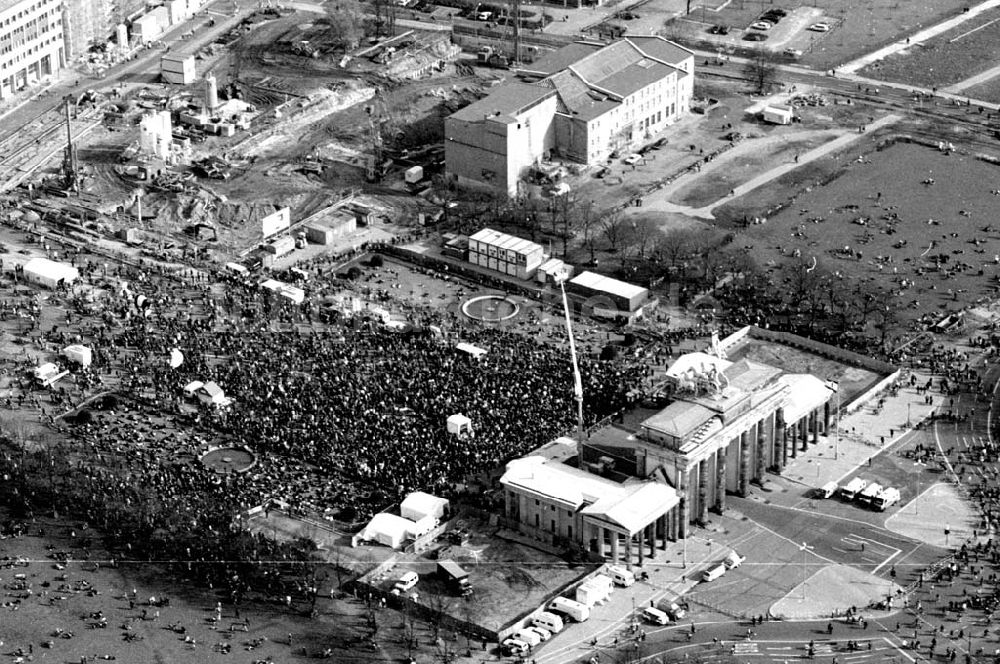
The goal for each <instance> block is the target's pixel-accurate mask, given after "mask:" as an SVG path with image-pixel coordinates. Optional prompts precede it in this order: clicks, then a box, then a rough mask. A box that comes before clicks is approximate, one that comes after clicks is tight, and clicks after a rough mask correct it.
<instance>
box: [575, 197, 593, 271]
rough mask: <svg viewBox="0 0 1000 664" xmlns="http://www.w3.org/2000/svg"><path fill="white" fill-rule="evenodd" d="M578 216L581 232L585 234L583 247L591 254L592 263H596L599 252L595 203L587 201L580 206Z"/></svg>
mask: <svg viewBox="0 0 1000 664" xmlns="http://www.w3.org/2000/svg"><path fill="white" fill-rule="evenodd" d="M578 210H579V214H578V215H577V219H578V220H579V221H578V224H579V226H580V230H581V231H582V232H583V246H584V247H585V248H586V249H587V251H589V252H590V262H591V263H593V262H594V258H595V257H594V254H595V252H596V250H597V231H598V219H597V215H596V214H595V211H594V202H593V201H586V202H583V203H581V204H580V205H579V206H578Z"/></svg>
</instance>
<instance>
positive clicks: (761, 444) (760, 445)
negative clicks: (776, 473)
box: [753, 420, 767, 482]
mask: <svg viewBox="0 0 1000 664" xmlns="http://www.w3.org/2000/svg"><path fill="white" fill-rule="evenodd" d="M766 431H767V427H766V426H764V420H761V421H760V422H758V423H757V464H756V468H754V473H753V476H754V479H756V480H757V481H758V482H762V481H763V480H764V468H765V465H764V452H765V451H766V449H767V434H766V433H765V432H766Z"/></svg>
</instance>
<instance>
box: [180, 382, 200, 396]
mask: <svg viewBox="0 0 1000 664" xmlns="http://www.w3.org/2000/svg"><path fill="white" fill-rule="evenodd" d="M204 384H205V383H203V382H201V381H200V380H192V381H191V382H190V383H188V384H187V385H185V386H184V396H186V397H193V396H194V395H195V394H197V393H198V390H200V389H201V387H202V385H204Z"/></svg>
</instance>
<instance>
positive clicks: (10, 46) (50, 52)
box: [0, 0, 66, 99]
mask: <svg viewBox="0 0 1000 664" xmlns="http://www.w3.org/2000/svg"><path fill="white" fill-rule="evenodd" d="M62 15H63V8H62V0H20V1H11V0H0V99H6V98H7V97H10V96H12V95H13V94H15V93H17V92H19V91H21V90H24V89H25V88H27V87H28V86H29V85H32V84H34V83H37V82H38V81H40V80H41V79H43V78H44V77H46V76H52V75H54V74H56V73H57V72H58V71H59V70H60V69H62V68H63V67H64V66H65V62H66V55H65V42H64V39H63V17H62Z"/></svg>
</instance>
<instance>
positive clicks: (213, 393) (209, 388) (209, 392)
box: [198, 380, 230, 406]
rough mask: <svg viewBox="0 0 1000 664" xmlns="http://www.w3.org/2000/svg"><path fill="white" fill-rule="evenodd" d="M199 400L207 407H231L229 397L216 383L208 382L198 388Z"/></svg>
mask: <svg viewBox="0 0 1000 664" xmlns="http://www.w3.org/2000/svg"><path fill="white" fill-rule="evenodd" d="M198 398H199V399H200V400H201V402H202V403H203V404H205V405H207V406H226V405H229V401H230V400H229V397H227V396H226V393H225V392H224V391H223V390H222V388H221V387H219V386H218V384H217V383H215V382H214V381H211V380H210V381H208V382H207V383H205V384H204V385H202V386H201V387H200V388H198Z"/></svg>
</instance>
